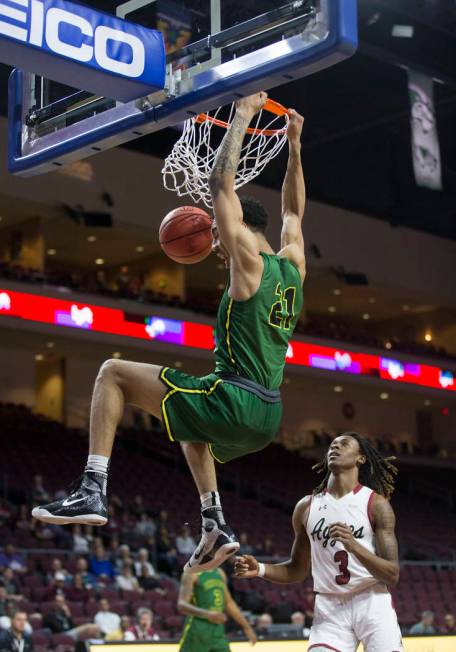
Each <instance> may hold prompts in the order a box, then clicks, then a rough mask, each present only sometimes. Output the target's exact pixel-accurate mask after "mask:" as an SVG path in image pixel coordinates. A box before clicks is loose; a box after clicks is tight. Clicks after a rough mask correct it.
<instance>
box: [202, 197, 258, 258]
mask: <svg viewBox="0 0 456 652" xmlns="http://www.w3.org/2000/svg"><path fill="white" fill-rule="evenodd" d="M239 200H240V202H241V206H242V213H243V220H244V226H245V227H246V228H248V229H250V230H251V231H253V233H257V234H259V235H264V233H265V231H266V227H267V224H268V214H267V213H266V210H265V209H264V207H263V205H262V204H261V202H259V201H258V199H255V198H254V197H240V198H239ZM212 252H213V253H214V254H215V255H216V256H218V258H220V259H221V260H223V262H224V263H225V267H227V268H228V267H229V263H230V254H229V252H228V250H227V249H226V248H225V247H224V246H223V244H222V242H221V240H220V235H219V232H218V229H217V220H216V219H215V218H214V219H213V220H212Z"/></svg>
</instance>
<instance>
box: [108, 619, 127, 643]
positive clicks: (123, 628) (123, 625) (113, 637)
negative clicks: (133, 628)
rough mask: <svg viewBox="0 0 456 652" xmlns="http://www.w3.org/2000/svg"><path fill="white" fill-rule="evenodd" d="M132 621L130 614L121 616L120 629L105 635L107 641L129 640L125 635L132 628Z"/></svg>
mask: <svg viewBox="0 0 456 652" xmlns="http://www.w3.org/2000/svg"><path fill="white" fill-rule="evenodd" d="M130 625H131V621H130V616H121V618H120V627H119V629H116V631H115V632H111V634H107V635H106V636H105V641H125V640H127V639H126V638H125V635H126V633H127V631H128V629H129V628H130Z"/></svg>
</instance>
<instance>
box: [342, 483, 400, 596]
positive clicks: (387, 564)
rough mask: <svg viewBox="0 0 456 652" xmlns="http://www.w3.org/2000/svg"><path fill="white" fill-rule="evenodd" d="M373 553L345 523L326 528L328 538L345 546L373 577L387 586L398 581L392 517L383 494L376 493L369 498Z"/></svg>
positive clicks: (397, 559) (396, 550) (393, 519)
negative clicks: (357, 538)
mask: <svg viewBox="0 0 456 652" xmlns="http://www.w3.org/2000/svg"><path fill="white" fill-rule="evenodd" d="M372 517H373V526H374V529H375V547H376V553H377V554H373V553H372V552H369V550H367V549H366V548H365V547H364V546H361V545H360V544H359V543H358V542H357V541H356V539H355V538H354V537H353V534H352V532H351V530H350V528H348V527H347V526H346V525H345V524H343V523H335V524H334V525H332V526H331V529H330V531H329V533H330V536H331V538H333V539H336V541H340V542H341V543H343V544H344V546H345V548H346V550H347V551H348V552H350V553H352V554H353V555H355V557H356V558H357V559H358V560H359V561H360V562H361V563H362V564H363V565H364V566H365V567H366V568H367V570H368V571H369V573H371V574H372V575H373V576H374V577H375V578H376V579H377V580H379V581H380V582H384V583H385V584H386V585H387V586H395V585H396V584H397V583H398V581H399V553H398V545H397V539H396V534H395V531H394V529H395V525H396V517H395V516H394V512H393V508H392V507H391V505H390V503H389V501H388V500H386V498H384V497H383V496H380V495H378V494H376V495H375V496H374V499H373V501H372Z"/></svg>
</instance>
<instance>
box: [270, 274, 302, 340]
mask: <svg viewBox="0 0 456 652" xmlns="http://www.w3.org/2000/svg"><path fill="white" fill-rule="evenodd" d="M275 294H276V297H277V299H276V301H275V302H274V303H273V304H272V306H271V311H270V313H269V323H270V325H271V326H274V327H275V328H280V329H281V330H285V331H288V330H290V323H291V320H292V319H293V317H294V312H293V309H294V301H295V296H296V288H295V287H293V286H291V287H288V288H286V289H285V290H282V288H281V286H280V283H277V287H276V291H275Z"/></svg>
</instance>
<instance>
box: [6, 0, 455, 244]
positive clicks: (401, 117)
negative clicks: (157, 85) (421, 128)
mask: <svg viewBox="0 0 456 652" xmlns="http://www.w3.org/2000/svg"><path fill="white" fill-rule="evenodd" d="M182 1H183V0H182ZM199 2H202V0H197V2H195V3H194V4H195V6H196V5H198V3H199ZM228 2H231V3H232V4H233V8H234V7H236V6H239V0H228ZM90 4H91V6H95V7H97V8H100V9H104V10H107V11H112V8H113V6H114V5H115V3H113V2H110V1H109V0H93V1H92V2H91V3H90ZM264 4H265V6H266V5H267V2H266V3H264ZM266 8H267V7H266ZM396 24H400V25H411V26H413V28H414V36H413V38H395V37H393V36H392V27H393V26H394V25H396ZM359 25H360V47H359V51H358V52H357V54H356V55H355V56H354V57H352V58H351V59H349V60H348V61H345V62H343V63H341V64H339V65H337V66H335V67H333V68H330V69H329V70H326V71H323V72H320V73H319V74H317V75H314V76H311V77H308V78H306V79H304V80H299V81H296V82H293V83H290V84H288V85H286V86H283V87H281V88H279V89H276V90H274V91H273V93H272V94H273V96H274V98H275V99H277V100H279V101H280V102H282V103H284V104H285V105H288V106H293V107H294V108H296V109H297V110H298V111H301V112H302V113H303V114H304V115H305V117H306V124H305V131H304V136H303V162H304V168H305V173H306V179H307V186H308V193H309V196H310V197H311V198H312V199H315V200H319V201H322V202H326V203H329V204H333V205H337V206H341V207H344V208H348V209H350V210H354V211H357V212H360V213H364V214H367V215H371V216H374V217H377V218H379V219H382V220H385V221H387V222H389V223H390V224H391V226H392V227H397V226H406V227H410V228H413V229H420V230H423V231H426V232H429V233H432V234H435V235H439V236H442V237H445V238H450V239H456V4H455V3H454V1H453V0H401V1H400V2H397V0H359ZM407 66H408V67H412V68H415V69H417V70H420V71H422V72H425V73H427V74H429V75H431V76H433V77H434V78H435V79H438V80H440V81H439V82H437V83H435V85H434V86H435V106H436V115H437V123H438V131H439V137H440V147H441V156H442V164H443V186H444V189H443V191H442V192H439V191H431V190H425V189H422V188H418V187H417V186H416V184H415V180H414V176H413V169H412V159H411V145H410V126H409V99H408V91H407V72H406V69H405V67H407ZM8 72H9V70H8V68H7V67H6V66H0V84H1V88H3V89H4V91H6V80H7V76H8ZM0 112H1V113H3V114H6V92H3V93H1V94H0ZM175 139H176V131H174V130H172V129H167V130H164V131H163V132H159V133H157V134H153V135H151V136H148V137H145V138H142V139H141V140H138V141H135V142H133V143H131V144H129V145H128V146H129V147H131V148H134V149H137V150H139V151H142V152H144V153H148V154H151V155H154V156H165V155H166V154H167V153H168V151H169V150H170V147H171V146H172V143H173V141H174V140H175ZM285 163H286V158H285V154H284V155H282V156H281V157H279V159H278V160H276V161H274V162H273V163H272V164H271V165H270V166H269V167H268V168H267V169H266V171H265V172H264V173H263V175H262V176H261V177H260V179H259V182H260V183H262V184H264V185H268V186H269V187H271V186H272V187H280V183H281V179H282V176H283V171H284V166H285Z"/></svg>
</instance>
